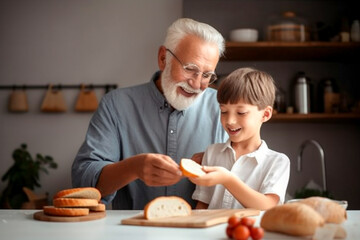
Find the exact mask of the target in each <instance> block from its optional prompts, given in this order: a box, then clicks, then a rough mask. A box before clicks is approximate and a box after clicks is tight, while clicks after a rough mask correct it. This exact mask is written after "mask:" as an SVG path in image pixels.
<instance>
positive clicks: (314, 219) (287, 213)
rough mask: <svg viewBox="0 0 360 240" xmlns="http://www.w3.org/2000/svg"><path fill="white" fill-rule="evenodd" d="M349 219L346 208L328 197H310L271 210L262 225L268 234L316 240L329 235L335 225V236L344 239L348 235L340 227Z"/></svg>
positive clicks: (262, 220) (264, 217)
mask: <svg viewBox="0 0 360 240" xmlns="http://www.w3.org/2000/svg"><path fill="white" fill-rule="evenodd" d="M346 218H347V216H346V210H345V208H343V207H342V206H341V205H339V204H338V203H336V202H334V201H332V200H330V199H328V198H324V197H309V198H305V199H302V200H299V201H297V202H292V203H286V204H284V205H278V206H275V207H273V208H271V209H269V210H267V211H266V212H265V213H264V215H263V216H262V219H261V223H260V225H261V227H263V228H264V229H265V230H266V231H272V232H279V233H285V234H289V235H295V236H314V237H315V236H319V235H322V233H321V232H329V230H328V229H329V226H330V225H331V224H332V225H335V227H333V228H334V236H335V237H337V238H344V237H345V236H346V232H345V230H344V229H343V228H342V227H341V226H340V225H339V224H341V223H342V222H344V221H345V220H346ZM315 238H316V239H318V238H317V237H315ZM331 239H332V238H331Z"/></svg>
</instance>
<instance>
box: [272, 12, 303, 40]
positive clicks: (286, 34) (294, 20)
mask: <svg viewBox="0 0 360 240" xmlns="http://www.w3.org/2000/svg"><path fill="white" fill-rule="evenodd" d="M266 35H267V40H268V41H274V42H305V41H308V40H309V36H310V34H309V31H308V29H307V28H306V24H305V20H304V19H302V18H299V17H297V16H296V15H295V13H294V12H290V11H288V12H284V13H283V14H282V16H277V17H272V18H270V19H269V22H268V25H267V33H266Z"/></svg>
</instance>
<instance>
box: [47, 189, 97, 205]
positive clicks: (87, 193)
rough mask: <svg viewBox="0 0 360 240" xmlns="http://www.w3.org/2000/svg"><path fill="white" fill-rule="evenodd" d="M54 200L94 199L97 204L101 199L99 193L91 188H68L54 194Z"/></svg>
mask: <svg viewBox="0 0 360 240" xmlns="http://www.w3.org/2000/svg"><path fill="white" fill-rule="evenodd" d="M56 198H87V199H96V200H97V201H98V202H99V201H100V199H101V193H100V191H99V190H97V189H96V188H93V187H83V188H70V189H65V190H62V191H59V192H58V193H56V194H55V196H54V197H53V199H56Z"/></svg>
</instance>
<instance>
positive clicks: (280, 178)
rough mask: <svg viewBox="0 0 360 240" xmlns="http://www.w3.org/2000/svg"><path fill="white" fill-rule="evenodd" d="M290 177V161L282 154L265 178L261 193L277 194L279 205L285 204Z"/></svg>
mask: <svg viewBox="0 0 360 240" xmlns="http://www.w3.org/2000/svg"><path fill="white" fill-rule="evenodd" d="M289 177H290V160H289V158H288V157H287V156H286V155H285V154H282V153H281V154H279V155H278V156H277V157H276V159H275V160H274V161H273V164H272V165H271V167H270V169H269V171H268V173H267V174H266V176H265V178H264V181H263V183H262V186H261V188H260V192H261V193H263V194H276V195H278V196H279V198H280V201H279V203H280V204H282V203H284V201H285V194H286V189H287V186H288V183H289Z"/></svg>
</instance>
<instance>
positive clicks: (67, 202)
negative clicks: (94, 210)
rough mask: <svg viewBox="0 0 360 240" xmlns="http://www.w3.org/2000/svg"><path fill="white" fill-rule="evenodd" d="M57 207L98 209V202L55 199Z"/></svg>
mask: <svg viewBox="0 0 360 240" xmlns="http://www.w3.org/2000/svg"><path fill="white" fill-rule="evenodd" d="M53 205H54V206H55V207H72V208H74V207H96V206H97V205H98V201H97V200H96V199H83V198H56V199H53Z"/></svg>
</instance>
